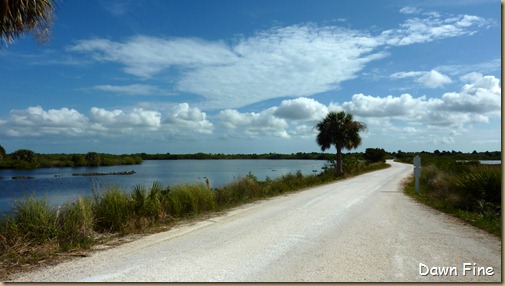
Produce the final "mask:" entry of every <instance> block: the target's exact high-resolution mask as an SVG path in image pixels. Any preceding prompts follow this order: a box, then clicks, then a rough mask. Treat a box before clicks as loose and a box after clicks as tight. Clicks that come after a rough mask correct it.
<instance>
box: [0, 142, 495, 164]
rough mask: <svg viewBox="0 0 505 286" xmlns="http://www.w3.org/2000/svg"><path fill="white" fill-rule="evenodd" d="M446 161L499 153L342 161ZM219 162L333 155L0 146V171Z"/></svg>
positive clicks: (374, 152)
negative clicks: (146, 162)
mask: <svg viewBox="0 0 505 286" xmlns="http://www.w3.org/2000/svg"><path fill="white" fill-rule="evenodd" d="M416 155H420V156H421V158H423V157H425V158H430V157H450V158H452V159H454V160H469V161H472V160H501V151H492V152H490V151H485V152H477V151H473V152H472V153H462V152H456V151H451V152H449V151H439V150H435V151H434V152H431V153H430V152H426V151H421V152H403V151H401V150H398V151H397V152H387V151H385V150H384V149H383V148H367V149H366V150H365V152H354V153H350V152H349V153H346V154H344V157H347V158H351V157H352V158H353V160H355V161H356V160H357V161H366V162H370V163H373V162H383V161H385V160H386V159H393V158H395V159H397V160H398V161H401V162H407V163H412V161H413V158H414V157H415V156H416ZM211 159H213V160H219V159H228V160H230V159H237V160H240V159H242V160H247V159H255V160H258V159H260V160H261V159H262V160H324V161H329V162H336V154H334V153H333V154H332V153H318V152H311V153H304V152H298V153H291V154H279V153H264V154H223V153H216V154H211V153H202V152H200V153H194V154H170V153H165V154H147V153H135V154H122V155H113V154H105V153H97V152H88V153H86V154H40V153H35V152H33V151H31V150H27V149H19V150H16V151H15V152H13V153H10V154H8V153H7V152H6V151H5V149H4V148H3V147H2V146H1V145H0V169H32V168H48V167H83V166H114V165H134V164H141V163H142V162H143V161H144V160H211Z"/></svg>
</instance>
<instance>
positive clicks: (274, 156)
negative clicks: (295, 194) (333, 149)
mask: <svg viewBox="0 0 505 286" xmlns="http://www.w3.org/2000/svg"><path fill="white" fill-rule="evenodd" d="M140 156H141V157H142V159H144V160H219V159H225V160H226V159H227V160H231V159H242V160H248V159H265V160H279V159H282V160H290V159H296V160H331V159H334V157H335V155H334V154H328V153H316V152H312V153H302V152H298V153H292V154H279V153H268V154H223V153H216V154H208V153H194V154H170V153H166V154H146V153H141V154H140Z"/></svg>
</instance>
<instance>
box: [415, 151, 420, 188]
mask: <svg viewBox="0 0 505 286" xmlns="http://www.w3.org/2000/svg"><path fill="white" fill-rule="evenodd" d="M420 176H421V157H419V155H416V156H415V157H414V177H415V182H416V193H417V194H419V177H420Z"/></svg>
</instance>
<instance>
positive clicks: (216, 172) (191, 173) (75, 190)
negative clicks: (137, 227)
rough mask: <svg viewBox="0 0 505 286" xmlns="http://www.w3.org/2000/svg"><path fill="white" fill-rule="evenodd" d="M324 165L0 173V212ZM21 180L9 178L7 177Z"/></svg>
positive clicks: (177, 165)
mask: <svg viewBox="0 0 505 286" xmlns="http://www.w3.org/2000/svg"><path fill="white" fill-rule="evenodd" d="M325 164H327V162H326V161H321V160H160V161H154V160H148V161H144V162H143V163H142V164H140V165H127V166H109V167H78V168H43V169H34V170H0V212H8V211H10V210H11V209H12V206H13V202H14V201H15V200H17V199H23V198H24V197H25V196H27V195H34V196H36V197H39V198H46V200H47V201H48V203H49V204H50V205H52V206H57V205H60V204H63V203H65V202H71V201H74V200H75V199H77V197H79V196H91V195H92V192H91V189H92V187H99V189H101V190H103V189H104V188H106V187H109V186H117V187H119V188H121V189H123V190H125V191H130V190H131V189H132V187H133V186H135V185H139V184H140V185H145V186H150V185H152V183H153V182H154V181H158V182H160V183H162V184H163V186H175V185H181V184H193V183H199V182H201V183H205V177H208V178H209V181H210V185H211V187H219V186H222V185H224V184H228V183H231V182H232V181H233V180H235V179H238V178H242V177H245V176H246V175H247V174H248V173H249V172H251V173H252V174H253V175H255V176H256V177H257V178H258V179H259V180H265V179H266V177H267V176H268V177H269V178H271V179H274V178H277V177H280V176H282V175H285V174H287V173H295V172H297V171H301V172H302V173H303V174H304V175H308V174H317V173H319V172H321V171H322V170H321V168H322V167H323V166H324V165H325ZM130 171H135V173H134V174H132V175H106V176H91V177H89V176H74V175H73V174H82V173H112V172H130ZM16 177H17V178H24V179H13V178H16Z"/></svg>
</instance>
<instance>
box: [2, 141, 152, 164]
mask: <svg viewBox="0 0 505 286" xmlns="http://www.w3.org/2000/svg"><path fill="white" fill-rule="evenodd" d="M142 162H143V160H142V157H141V156H140V155H138V154H137V155H135V154H129V155H127V154H123V155H112V154H103V153H97V152H88V153H86V154H40V153H35V152H33V151H31V150H27V149H19V150H17V151H15V152H13V153H10V154H7V153H6V152H5V149H4V148H3V147H2V146H0V168H1V169H34V168H51V167H85V166H90V167H94V166H115V165H134V164H141V163H142Z"/></svg>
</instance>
